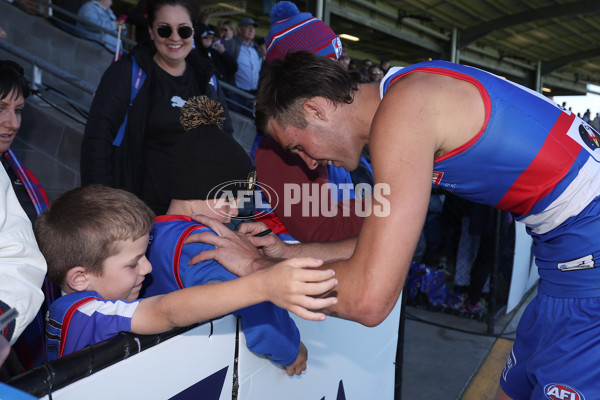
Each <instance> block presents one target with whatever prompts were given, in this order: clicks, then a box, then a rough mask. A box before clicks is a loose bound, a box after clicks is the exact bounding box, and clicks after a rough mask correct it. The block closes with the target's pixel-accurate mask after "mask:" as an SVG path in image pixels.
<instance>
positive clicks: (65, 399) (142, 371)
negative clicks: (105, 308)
mask: <svg viewBox="0 0 600 400" xmlns="http://www.w3.org/2000/svg"><path fill="white" fill-rule="evenodd" d="M209 335H210V324H204V325H201V326H199V327H197V328H194V329H192V330H190V331H188V332H185V333H183V334H181V335H178V336H176V337H174V338H171V339H168V340H166V341H164V342H163V343H160V344H158V345H156V346H153V347H151V348H149V349H146V350H144V351H142V352H141V353H139V354H136V355H134V356H132V357H129V358H127V359H125V360H123V361H120V362H118V363H116V364H114V365H112V366H110V367H108V368H105V369H103V370H101V371H98V372H97V373H95V374H92V375H90V376H88V377H86V378H84V379H81V380H79V381H77V382H74V383H72V384H70V385H69V386H67V387H65V388H63V389H60V390H57V391H56V392H54V393H53V394H52V399H53V400H81V399H86V400H94V399H98V400H108V399H110V400H118V399H123V400H125V399H126V400H132V399H135V400H140V399H171V398H173V399H199V398H202V399H206V400H226V399H231V390H232V382H233V356H234V351H235V335H236V319H235V317H233V316H227V317H225V318H222V319H219V320H216V321H214V322H213V332H212V335H210V336H209ZM82 368H85V366H82ZM217 392H218V393H217ZM199 393H202V397H199V396H198V394H199ZM44 398H45V399H48V396H46V397H44Z"/></svg>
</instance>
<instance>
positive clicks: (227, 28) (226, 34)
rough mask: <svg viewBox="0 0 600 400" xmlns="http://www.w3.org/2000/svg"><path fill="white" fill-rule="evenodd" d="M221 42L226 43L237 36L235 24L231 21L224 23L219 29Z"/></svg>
mask: <svg viewBox="0 0 600 400" xmlns="http://www.w3.org/2000/svg"><path fill="white" fill-rule="evenodd" d="M218 34H219V42H221V43H225V42H226V41H228V40H229V39H233V37H234V36H235V24H234V23H233V21H231V20H227V21H223V23H222V24H221V26H220V28H219V32H218Z"/></svg>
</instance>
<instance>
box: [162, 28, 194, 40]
mask: <svg viewBox="0 0 600 400" xmlns="http://www.w3.org/2000/svg"><path fill="white" fill-rule="evenodd" d="M156 33H158V36H160V37H161V38H163V39H166V38H169V37H171V34H173V28H172V27H171V25H159V26H157V27H156ZM177 34H178V35H179V37H180V38H182V39H188V38H190V37H191V36H192V35H193V34H194V29H193V28H192V27H191V26H186V25H183V26H180V27H179V28H177Z"/></svg>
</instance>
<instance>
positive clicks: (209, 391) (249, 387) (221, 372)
mask: <svg viewBox="0 0 600 400" xmlns="http://www.w3.org/2000/svg"><path fill="white" fill-rule="evenodd" d="M293 317H294V320H295V321H296V324H297V325H298V328H299V330H300V332H301V336H302V341H303V343H304V344H305V345H306V347H307V348H308V363H307V365H308V367H307V370H306V371H305V372H304V373H303V374H302V375H301V376H293V377H289V376H288V375H287V374H286V373H285V372H284V370H283V369H282V368H281V367H280V366H278V365H276V364H274V363H272V362H271V361H269V360H268V359H267V358H265V357H262V356H257V355H255V354H254V353H252V352H250V351H249V350H248V349H247V347H246V344H245V338H244V335H243V333H242V332H241V330H240V329H239V324H238V321H237V319H236V318H235V317H234V316H231V315H228V316H225V317H223V318H221V319H218V320H214V321H211V322H207V323H205V324H202V325H199V326H196V327H194V328H192V329H188V330H184V331H183V332H181V331H180V332H178V334H177V335H175V336H173V337H170V338H165V337H164V336H163V337H160V336H158V337H157V336H156V335H154V336H135V335H126V334H122V335H124V337H121V338H116V339H115V340H114V341H113V343H102V344H100V345H97V346H94V349H93V351H92V350H90V349H84V350H82V351H81V352H78V353H74V354H71V355H69V356H66V357H63V358H62V359H59V360H56V361H52V362H50V363H47V364H45V365H43V366H41V367H38V368H36V369H34V370H31V371H28V372H26V373H25V374H23V375H21V376H18V377H16V378H13V379H12V380H11V381H9V385H11V386H10V387H6V386H1V385H0V398H5V397H3V396H5V395H6V394H7V393H8V391H10V390H14V389H19V390H22V391H25V392H27V393H22V395H23V396H24V397H22V398H23V399H30V398H34V399H35V398H37V399H48V400H70V399H78V400H79V399H89V400H93V399H111V400H113V399H177V400H182V399H200V398H201V399H205V400H225V399H231V400H259V399H260V400H265V399H289V400H294V399H298V400H345V399H346V398H348V399H369V398H372V399H378V400H392V399H393V398H394V388H395V372H396V363H395V361H396V350H397V345H398V326H399V320H400V302H399V301H398V303H397V304H396V307H395V308H394V309H393V311H392V312H391V313H390V315H389V316H388V318H387V319H386V320H385V321H384V322H382V323H381V324H380V325H379V326H377V327H374V328H367V327H364V326H362V325H360V324H358V323H355V322H351V321H346V320H341V319H337V318H331V317H330V318H328V319H327V320H326V321H322V322H314V321H306V320H303V319H301V318H297V317H296V316H293ZM151 341H158V342H159V343H157V344H155V345H151V346H150V347H148V346H149V342H151ZM109 342H110V341H109ZM146 347H148V348H146ZM141 350H143V351H141ZM109 356H110V357H109ZM108 358H112V360H110V359H108ZM111 362H112V363H111ZM69 377H71V378H69ZM57 386H58V387H57ZM3 391H4V395H3ZM32 395H33V396H34V397H31V396H32ZM11 398H18V397H14V396H13V397H11Z"/></svg>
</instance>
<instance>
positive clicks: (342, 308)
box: [325, 83, 438, 326]
mask: <svg viewBox="0 0 600 400" xmlns="http://www.w3.org/2000/svg"><path fill="white" fill-rule="evenodd" d="M395 86H399V83H397V84H396V85H395ZM398 89H399V88H398V87H396V88H395V87H392V88H390V90H389V91H388V93H387V94H386V97H385V98H384V100H383V101H382V103H381V105H380V107H379V109H378V111H377V114H376V115H375V118H374V121H373V124H372V126H371V137H370V141H369V147H370V150H371V159H372V161H373V170H374V176H375V187H374V192H373V212H372V213H371V215H370V216H368V217H367V218H366V219H365V221H364V223H363V227H362V230H361V232H360V234H359V236H358V242H357V244H356V249H355V251H354V254H353V255H352V257H351V258H350V259H349V260H347V261H340V262H336V263H333V264H329V265H327V266H328V267H330V268H332V269H334V270H335V271H336V276H337V278H338V281H339V283H338V286H337V287H336V288H335V291H336V294H337V296H338V303H337V304H336V305H335V306H333V307H331V308H330V309H329V310H326V311H325V312H326V313H330V314H332V315H336V316H339V317H342V318H346V319H351V320H355V321H357V322H360V323H362V324H365V325H368V326H373V325H377V324H379V323H380V322H382V321H383V320H384V319H385V318H386V317H387V315H388V314H389V312H390V311H391V310H392V309H393V307H394V305H395V304H396V301H397V299H398V296H399V294H400V291H401V290H402V287H403V285H404V282H405V279H406V275H407V273H408V268H409V265H410V261H411V259H412V257H413V253H414V250H415V248H416V244H417V242H418V239H419V235H420V233H421V230H422V228H423V223H424V220H425V216H426V213H427V207H428V203H429V194H430V191H431V177H432V171H433V162H434V154H435V152H436V149H437V148H438V143H437V141H438V139H437V134H436V127H435V122H433V121H434V118H433V116H432V114H431V112H432V111H433V110H432V109H431V105H430V104H429V101H428V99H427V97H426V96H425V95H424V94H423V92H422V90H421V89H420V88H418V87H413V86H411V85H404V87H403V88H402V90H398ZM382 194H383V196H382ZM376 210H378V211H379V212H380V215H377V214H376V213H375V211H376Z"/></svg>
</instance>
